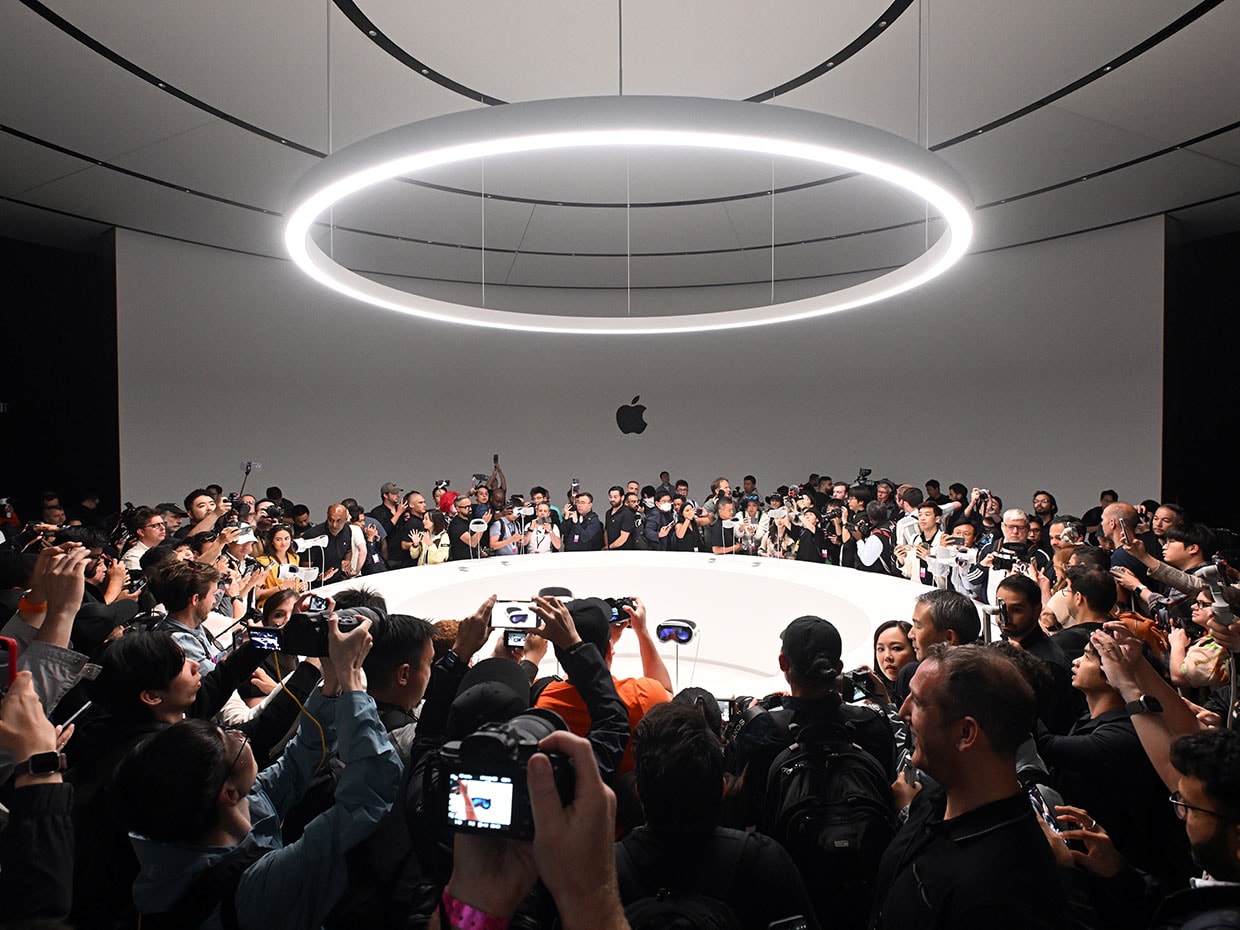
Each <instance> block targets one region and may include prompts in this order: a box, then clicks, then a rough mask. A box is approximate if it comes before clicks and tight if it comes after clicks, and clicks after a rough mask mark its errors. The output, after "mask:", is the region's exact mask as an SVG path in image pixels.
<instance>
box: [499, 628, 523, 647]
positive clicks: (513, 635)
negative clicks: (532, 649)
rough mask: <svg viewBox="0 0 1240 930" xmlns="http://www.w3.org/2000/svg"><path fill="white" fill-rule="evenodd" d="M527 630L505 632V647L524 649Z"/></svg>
mask: <svg viewBox="0 0 1240 930" xmlns="http://www.w3.org/2000/svg"><path fill="white" fill-rule="evenodd" d="M527 635H528V631H527V630H504V645H505V646H507V647H508V648H509V649H524V648H525V637H526V636H527Z"/></svg>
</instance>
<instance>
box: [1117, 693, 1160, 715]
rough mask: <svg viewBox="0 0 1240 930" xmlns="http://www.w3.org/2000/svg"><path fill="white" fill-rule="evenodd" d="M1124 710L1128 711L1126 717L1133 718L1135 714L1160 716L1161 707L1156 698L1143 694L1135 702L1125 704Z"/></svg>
mask: <svg viewBox="0 0 1240 930" xmlns="http://www.w3.org/2000/svg"><path fill="white" fill-rule="evenodd" d="M1124 710H1126V711H1128V716H1130V717H1135V716H1137V714H1161V713H1162V711H1163V706H1162V702H1161V701H1160V700H1158V698H1156V697H1151V696H1150V695H1148V694H1143V695H1141V696H1140V697H1138V698H1137V699H1136V700H1135V701H1129V702H1128V703H1127V704H1125V705H1124Z"/></svg>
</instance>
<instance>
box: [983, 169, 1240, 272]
mask: <svg viewBox="0 0 1240 930" xmlns="http://www.w3.org/2000/svg"><path fill="white" fill-rule="evenodd" d="M1236 190H1240V168H1235V167H1233V166H1230V165H1226V164H1224V163H1222V162H1218V161H1215V160H1213V159H1210V158H1205V157H1202V156H1200V155H1195V154H1193V153H1192V152H1174V153H1171V154H1168V155H1165V156H1163V157H1162V158H1159V159H1157V160H1155V161H1150V162H1144V163H1142V164H1140V165H1135V166H1133V167H1132V168H1129V169H1127V170H1125V171H1123V172H1116V173H1114V174H1109V175H1102V176H1100V177H1097V178H1090V179H1089V180H1088V181H1083V182H1081V183H1078V184H1072V185H1069V186H1068V187H1065V188H1061V189H1059V190H1055V191H1050V192H1048V193H1046V194H1042V195H1040V196H1038V197H1031V198H1029V199H1027V200H1020V201H1016V202H1014V203H1009V204H1005V205H1003V206H998V207H993V208H991V209H990V210H987V211H986V214H987V216H986V219H987V221H988V222H986V223H984V224H981V225H979V227H978V237H977V238H976V239H975V240H974V251H978V250H983V249H988V248H995V247H997V246H1004V245H1011V244H1014V243H1020V242H1027V241H1031V240H1034V239H1039V238H1044V237H1046V236H1054V235H1061V234H1064V233H1069V232H1074V231H1079V230H1082V229H1090V228H1096V227H1098V226H1103V225H1106V224H1107V223H1115V222H1123V221H1126V220H1129V219H1133V218H1135V217H1140V216H1146V215H1149V214H1157V213H1161V212H1164V211H1166V210H1172V209H1174V208H1176V207H1178V206H1182V205H1186V204H1191V203H1195V202H1197V201H1200V200H1206V199H1209V198H1212V197H1216V196H1218V195H1220V194H1224V193H1228V192H1231V191H1236ZM992 212H993V213H994V214H995V215H994V216H991V215H990V214H991V213H992Z"/></svg>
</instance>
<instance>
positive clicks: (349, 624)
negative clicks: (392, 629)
mask: <svg viewBox="0 0 1240 930" xmlns="http://www.w3.org/2000/svg"><path fill="white" fill-rule="evenodd" d="M328 616H329V612H328V611H326V610H320V611H317V612H315V613H312V614H293V616H291V617H289V618H288V622H287V623H286V624H284V626H281V627H269V626H247V627H246V632H247V633H249V636H250V642H252V643H253V644H254V645H255V646H257V647H258V648H259V649H266V650H269V651H271V652H283V653H285V654H286V655H295V656H315V657H316V658H323V657H324V656H326V655H327V654H328V652H327V632H328V628H329V627H328V623H327V618H328ZM336 618H337V619H338V620H339V621H340V632H341V633H349V632H352V631H353V630H355V629H357V627H358V626H360V625H361V622H362V621H363V620H370V621H371V622H372V623H373V624H379V623H382V622H384V620H385V619H386V617H385V616H384V615H383V614H381V613H380V612H379V611H377V610H372V609H370V608H369V607H348V608H345V609H344V610H338V611H336Z"/></svg>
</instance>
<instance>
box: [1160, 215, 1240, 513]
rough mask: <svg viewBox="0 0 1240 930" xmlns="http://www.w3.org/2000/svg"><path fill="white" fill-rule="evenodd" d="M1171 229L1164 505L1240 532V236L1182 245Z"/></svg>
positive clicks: (1165, 394)
mask: <svg viewBox="0 0 1240 930" xmlns="http://www.w3.org/2000/svg"><path fill="white" fill-rule="evenodd" d="M1171 233H1172V230H1171V228H1169V230H1168V248H1167V276H1166V291H1165V295H1166V299H1165V307H1164V320H1165V323H1164V339H1165V344H1164V349H1163V355H1164V363H1163V500H1165V501H1166V500H1170V501H1176V502H1178V503H1180V504H1181V505H1183V506H1184V507H1186V508H1187V509H1188V512H1189V516H1190V517H1191V518H1192V519H1201V520H1203V521H1205V522H1206V523H1208V524H1209V525H1211V526H1215V527H1219V526H1225V527H1229V528H1232V529H1240V498H1237V497H1236V495H1234V494H1230V493H1227V492H1226V489H1225V488H1224V484H1225V483H1226V482H1225V481H1224V477H1223V476H1224V475H1225V474H1228V473H1230V466H1231V461H1230V459H1231V455H1232V453H1229V452H1228V451H1227V450H1228V449H1234V448H1235V447H1234V446H1232V445H1231V443H1232V442H1233V441H1234V438H1233V439H1228V438H1227V437H1228V436H1230V435H1231V430H1232V428H1233V423H1234V419H1235V406H1236V380H1235V370H1234V368H1233V366H1234V365H1235V363H1236V362H1235V359H1236V347H1237V346H1238V345H1240V233H1229V234H1227V235H1224V236H1215V237H1213V238H1211V239H1201V240H1198V241H1195V242H1187V243H1178V244H1177V243H1176V242H1175V239H1174V236H1173V235H1172V234H1171Z"/></svg>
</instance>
